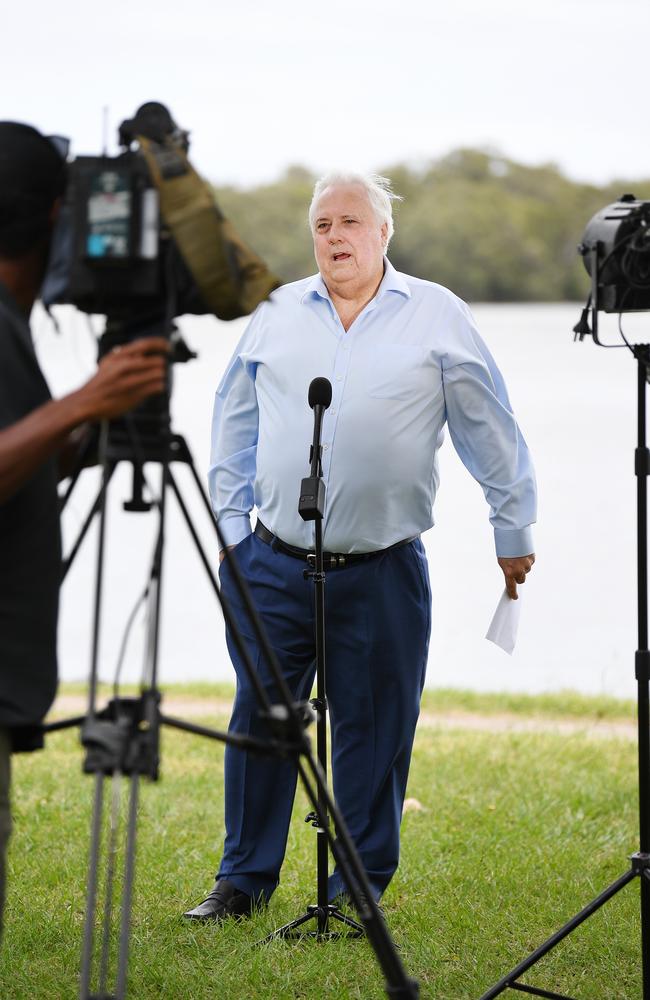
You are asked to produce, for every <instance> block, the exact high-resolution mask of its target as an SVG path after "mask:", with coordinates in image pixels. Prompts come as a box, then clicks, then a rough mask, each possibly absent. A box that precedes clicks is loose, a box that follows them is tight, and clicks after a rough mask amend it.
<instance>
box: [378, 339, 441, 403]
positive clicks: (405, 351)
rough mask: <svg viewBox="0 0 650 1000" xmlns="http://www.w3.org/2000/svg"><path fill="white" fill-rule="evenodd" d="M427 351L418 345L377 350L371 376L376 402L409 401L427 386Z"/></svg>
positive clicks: (395, 346) (402, 345)
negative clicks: (388, 400) (385, 400)
mask: <svg viewBox="0 0 650 1000" xmlns="http://www.w3.org/2000/svg"><path fill="white" fill-rule="evenodd" d="M427 355H428V351H427V349H426V348H425V347H420V345H419V344H388V345H385V346H383V347H380V348H378V349H377V352H376V354H375V356H374V358H373V361H372V366H371V368H370V372H369V375H368V395H369V396H372V397H373V398H374V399H409V398H412V397H413V396H414V395H415V394H416V393H417V391H418V389H422V387H423V385H424V384H425V383H426V380H427V379H426V371H425V367H426V360H427Z"/></svg>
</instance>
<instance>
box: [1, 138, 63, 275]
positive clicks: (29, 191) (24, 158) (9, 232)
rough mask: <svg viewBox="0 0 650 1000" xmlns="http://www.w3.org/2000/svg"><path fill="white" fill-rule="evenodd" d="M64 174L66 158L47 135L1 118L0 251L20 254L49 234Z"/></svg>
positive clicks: (15, 254) (6, 253)
mask: <svg viewBox="0 0 650 1000" xmlns="http://www.w3.org/2000/svg"><path fill="white" fill-rule="evenodd" d="M65 178H66V169H65V158H64V157H63V156H62V155H61V153H60V152H59V151H58V150H57V149H56V147H55V145H54V144H53V143H52V142H50V140H49V139H48V138H46V136H44V135H41V133H40V132H39V131H38V130H37V129H35V128H32V126H31V125H23V124H22V123H20V122H6V121H0V255H2V254H4V255H5V256H19V255H20V254H22V253H25V252H26V251H28V250H30V249H31V248H32V247H33V246H35V245H36V244H37V242H38V241H39V239H41V238H42V237H44V236H46V235H47V234H48V232H49V230H50V213H51V210H52V205H53V204H54V202H55V201H56V199H57V198H59V197H60V196H61V195H62V194H63V192H64V190H65Z"/></svg>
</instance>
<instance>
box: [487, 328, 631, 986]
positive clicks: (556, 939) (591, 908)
mask: <svg viewBox="0 0 650 1000" xmlns="http://www.w3.org/2000/svg"><path fill="white" fill-rule="evenodd" d="M594 315H595V313H594ZM577 332H579V331H577ZM581 339H582V338H581ZM594 339H595V340H596V343H598V340H597V339H596V337H594ZM632 350H633V353H634V357H635V358H636V361H637V447H636V451H635V457H634V470H635V474H636V477H637V585H638V612H637V614H638V647H637V650H636V654H635V676H636V681H637V719H638V734H639V736H638V750H639V758H638V759H639V763H638V771H639V850H638V851H637V852H636V853H635V854H632V855H631V857H630V862H631V865H630V867H629V868H628V870H627V871H626V872H624V874H623V875H621V876H620V877H619V878H617V879H616V880H615V881H614V882H612V884H611V885H610V886H608V887H607V888H606V889H605V890H604V891H603V892H601V893H600V894H599V895H598V896H596V898H595V899H593V900H592V901H591V902H590V903H588V904H587V906H585V907H584V908H583V909H582V910H580V912H579V913H577V914H576V915H575V916H574V917H573V918H572V919H571V920H569V921H568V922H567V923H566V924H564V926H563V927H561V928H560V929H559V930H558V931H556V933H555V934H553V935H552V936H551V937H550V938H548V940H547V941H545V942H544V944H542V945H540V947H539V948H537V949H536V950H535V951H534V952H532V954H531V955H529V956H528V958H526V959H524V961H523V962H520V963H519V965H517V966H516V967H515V968H514V969H512V970H511V971H510V972H509V973H507V975H505V976H504V977H503V978H502V979H500V980H499V982H498V983H496V984H495V985H494V986H493V987H492V988H491V989H489V990H488V991H487V992H486V993H484V994H483V995H482V996H481V998H480V1000H493V997H498V996H500V994H501V993H503V992H505V990H508V989H509V990H515V991H518V992H520V993H528V994H530V995H532V996H537V997H549V998H551V1000H573V998H571V997H567V996H566V995H565V994H563V993H554V992H552V991H550V990H546V989H541V988H539V987H535V986H529V985H527V984H526V983H522V982H521V981H520V978H519V977H520V976H523V975H524V973H526V972H527V971H528V970H529V969H531V968H532V967H533V966H534V965H536V964H537V962H539V961H540V959H542V958H543V957H544V956H545V955H547V954H548V953H549V952H550V951H552V949H553V948H555V947H556V945H558V944H559V943H560V942H561V941H563V940H564V939H565V938H566V937H568V936H569V934H571V933H572V932H573V931H574V930H576V928H578V927H579V926H580V925H581V924H582V923H584V921H585V920H587V919H588V918H589V917H591V916H592V915H593V914H594V913H596V912H597V911H598V910H599V909H600V908H601V907H602V906H604V905H605V903H607V902H608V901H609V900H610V899H612V898H613V897H614V896H616V894H617V893H619V892H620V891H621V889H623V888H624V887H625V886H626V885H627V884H628V883H629V882H632V881H633V880H634V879H636V878H638V879H639V888H640V907H641V973H642V984H643V991H642V997H643V1000H650V651H649V650H648V499H647V497H648V476H649V475H650V450H648V448H647V446H646V393H647V382H648V378H649V377H650V345H647V344H637V345H635V346H634V347H633V348H632Z"/></svg>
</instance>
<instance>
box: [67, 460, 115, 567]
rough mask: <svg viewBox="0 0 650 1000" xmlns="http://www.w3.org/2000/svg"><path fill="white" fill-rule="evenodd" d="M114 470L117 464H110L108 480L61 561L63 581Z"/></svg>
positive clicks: (98, 507)
mask: <svg viewBox="0 0 650 1000" xmlns="http://www.w3.org/2000/svg"><path fill="white" fill-rule="evenodd" d="M114 471H115V465H110V466H109V469H108V474H107V477H106V482H105V483H102V485H101V487H100V489H99V493H98V494H97V496H96V497H95V501H94V503H93V505H92V507H91V508H90V511H89V512H88V516H87V517H86V520H85V521H84V523H83V524H82V526H81V529H80V531H79V534H78V535H77V537H76V539H75V542H74V545H73V546H72V548H71V549H70V552H69V554H68V556H67V557H66V558H65V559H64V560H63V562H62V563H61V583H63V581H64V580H65V578H66V576H67V575H68V570H69V569H70V567H71V566H72V563H73V562H74V559H75V556H76V555H77V552H78V551H79V549H80V548H81V543H82V542H83V540H84V538H85V537H86V535H87V533H88V529H89V528H90V525H91V524H92V520H93V518H94V517H95V515H96V514H97V511H98V510H99V509H100V506H101V502H102V496H103V494H104V491H105V489H106V487H107V486H108V483H109V481H110V478H111V476H112V475H113V473H114Z"/></svg>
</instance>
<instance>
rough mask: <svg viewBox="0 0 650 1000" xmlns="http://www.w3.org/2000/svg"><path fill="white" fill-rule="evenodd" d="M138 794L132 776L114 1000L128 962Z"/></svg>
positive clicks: (121, 989) (122, 984) (122, 990)
mask: <svg viewBox="0 0 650 1000" xmlns="http://www.w3.org/2000/svg"><path fill="white" fill-rule="evenodd" d="M139 793H140V777H139V775H137V774H134V775H133V777H132V779H131V798H130V800H129V822H128V832H127V838H126V862H125V867H124V888H123V890H122V919H121V923H120V950H119V955H118V961H117V989H116V993H115V998H116V1000H123V997H125V996H126V970H127V965H128V960H129V932H130V925H131V905H132V900H133V881H134V876H135V840H136V832H137V817H138V799H139Z"/></svg>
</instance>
